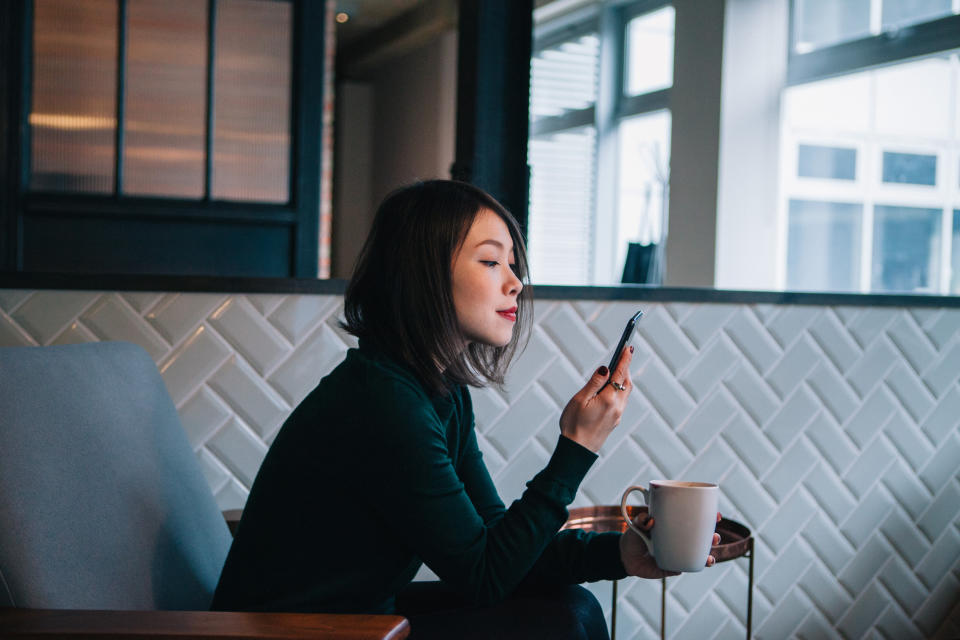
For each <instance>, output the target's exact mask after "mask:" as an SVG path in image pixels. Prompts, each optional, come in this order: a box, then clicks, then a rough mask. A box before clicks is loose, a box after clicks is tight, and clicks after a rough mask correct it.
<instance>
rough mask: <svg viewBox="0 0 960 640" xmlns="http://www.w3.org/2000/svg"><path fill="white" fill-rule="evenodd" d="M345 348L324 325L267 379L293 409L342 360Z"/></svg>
mask: <svg viewBox="0 0 960 640" xmlns="http://www.w3.org/2000/svg"><path fill="white" fill-rule="evenodd" d="M346 352H347V346H346V345H345V344H343V342H341V341H340V338H339V337H338V336H337V335H336V334H335V333H334V332H333V331H332V330H331V329H330V327H328V326H326V325H321V326H319V327H317V330H316V331H314V333H313V334H312V335H311V336H310V337H309V338H307V339H306V340H304V341H303V342H302V343H301V344H300V345H299V346H297V347H296V348H295V349H294V350H293V352H292V353H291V354H290V356H289V357H288V358H287V359H286V360H285V361H284V362H283V364H281V365H280V366H279V367H277V368H276V369H275V370H274V372H273V373H272V374H270V376H269V377H268V378H267V380H268V381H269V382H270V384H271V385H272V386H273V388H274V389H276V390H277V391H278V392H279V393H280V395H281V396H283V398H284V399H285V400H286V401H287V404H289V405H290V406H291V407H295V406H297V405H298V404H300V402H301V401H302V400H303V399H304V398H305V397H306V396H307V394H308V393H310V391H312V390H313V389H314V387H316V386H317V384H318V383H319V382H320V380H321V378H323V377H324V376H325V375H327V374H329V373H330V372H331V371H333V369H334V368H335V367H336V366H337V365H339V364H340V362H342V361H343V359H344V357H345V356H346Z"/></svg>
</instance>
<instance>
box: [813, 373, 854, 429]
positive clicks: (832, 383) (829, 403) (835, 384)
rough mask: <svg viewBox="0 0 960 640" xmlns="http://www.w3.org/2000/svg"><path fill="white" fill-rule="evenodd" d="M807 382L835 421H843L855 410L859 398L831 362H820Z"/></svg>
mask: <svg viewBox="0 0 960 640" xmlns="http://www.w3.org/2000/svg"><path fill="white" fill-rule="evenodd" d="M807 382H808V383H809V385H810V388H811V389H813V391H814V393H816V394H817V397H818V398H819V399H820V401H821V402H822V403H823V404H824V406H825V407H826V408H827V409H828V410H829V411H830V413H831V414H833V417H834V419H835V420H836V421H837V422H840V423H843V422H844V421H846V419H847V418H849V417H850V416H851V415H852V414H853V413H854V412H855V411H856V410H857V406H858V405H859V403H860V399H859V398H858V397H857V394H856V393H855V392H854V391H853V389H852V388H851V387H850V385H849V384H847V381H846V380H844V379H843V377H842V376H841V375H840V374H839V373H838V372H837V370H836V369H835V368H834V366H833V364H832V363H831V362H828V361H822V362H820V364H819V365H817V367H816V368H815V369H814V370H813V372H812V373H811V374H810V375H809V376H808V377H807Z"/></svg>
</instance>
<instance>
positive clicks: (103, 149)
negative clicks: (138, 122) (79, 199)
mask: <svg viewBox="0 0 960 640" xmlns="http://www.w3.org/2000/svg"><path fill="white" fill-rule="evenodd" d="M68 35H69V37H67V36H68ZM116 84H117V3H116V1H115V0H85V1H84V2H76V1H75V0H36V1H35V2H34V32H33V98H32V108H31V112H30V136H31V140H30V143H31V144H30V148H31V176H30V188H31V189H36V190H46V191H72V192H94V193H111V192H112V191H113V181H114V162H115V161H114V157H115V153H114V152H115V138H116V134H115V133H114V129H115V127H116V110H117V109H116V96H117V89H116Z"/></svg>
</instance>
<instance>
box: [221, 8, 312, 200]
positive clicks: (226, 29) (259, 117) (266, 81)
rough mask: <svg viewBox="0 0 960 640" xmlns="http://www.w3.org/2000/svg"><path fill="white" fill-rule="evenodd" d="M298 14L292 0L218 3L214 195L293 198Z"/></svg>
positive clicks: (231, 198) (251, 197)
mask: <svg viewBox="0 0 960 640" xmlns="http://www.w3.org/2000/svg"><path fill="white" fill-rule="evenodd" d="M291 13H292V10H291V5H290V3H288V2H274V1H272V0H220V1H219V2H218V3H217V15H216V21H217V22H216V48H215V53H214V55H215V61H214V126H213V129H214V140H213V184H212V185H211V190H210V191H211V195H212V197H214V198H218V199H230V200H259V201H268V202H286V201H287V200H288V198H289V195H288V194H289V182H290V91H291V87H290V53H291ZM316 144H319V141H317V143H316ZM317 179H318V178H317Z"/></svg>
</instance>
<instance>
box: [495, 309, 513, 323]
mask: <svg viewBox="0 0 960 640" xmlns="http://www.w3.org/2000/svg"><path fill="white" fill-rule="evenodd" d="M497 313H499V314H500V315H501V316H503V317H504V318H506V319H507V320H509V321H510V322H516V321H517V308H516V307H510V308H509V309H501V310H499V311H497Z"/></svg>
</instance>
